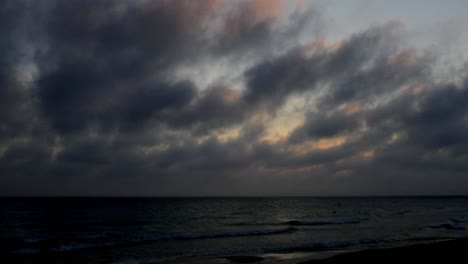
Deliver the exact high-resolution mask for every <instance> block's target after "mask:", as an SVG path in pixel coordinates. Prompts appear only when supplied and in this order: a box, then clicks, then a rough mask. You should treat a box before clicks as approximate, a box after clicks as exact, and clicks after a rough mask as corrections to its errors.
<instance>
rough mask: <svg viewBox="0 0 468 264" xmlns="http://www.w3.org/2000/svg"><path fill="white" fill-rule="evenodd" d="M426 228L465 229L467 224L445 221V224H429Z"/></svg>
mask: <svg viewBox="0 0 468 264" xmlns="http://www.w3.org/2000/svg"><path fill="white" fill-rule="evenodd" d="M424 228H433V229H447V230H465V226H464V225H462V224H457V223H444V224H435V225H427V226H424Z"/></svg>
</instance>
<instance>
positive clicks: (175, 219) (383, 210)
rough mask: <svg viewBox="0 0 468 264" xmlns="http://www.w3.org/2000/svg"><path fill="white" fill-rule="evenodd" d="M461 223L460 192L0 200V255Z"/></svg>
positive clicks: (351, 237)
mask: <svg viewBox="0 0 468 264" xmlns="http://www.w3.org/2000/svg"><path fill="white" fill-rule="evenodd" d="M467 229H468V197H451V198H429V197H426V198H424V197H419V198H415V197H413V198H382V197H380V198H376V197H373V198H371V197H369V198H0V245H1V250H0V253H1V254H2V255H3V256H4V257H8V259H9V260H10V261H13V262H16V261H18V262H24V263H35V262H37V261H38V260H42V261H44V260H46V261H47V262H49V263H64V262H67V263H161V262H162V263H164V262H173V261H179V262H180V261H181V260H187V259H190V257H197V256H208V257H210V256H225V255H235V254H244V255H245V254H262V253H287V252H300V251H322V250H329V249H360V248H368V247H388V246H394V245H400V244H407V243H416V242H421V241H422V242H423V241H432V240H436V239H446V238H457V237H463V236H467V235H468V230H467ZM187 257H189V258H187Z"/></svg>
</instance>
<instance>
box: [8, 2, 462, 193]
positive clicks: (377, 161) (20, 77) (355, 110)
mask: <svg viewBox="0 0 468 264" xmlns="http://www.w3.org/2000/svg"><path fill="white" fill-rule="evenodd" d="M467 11H468V2H466V1H463V0H459V1H457V0H451V1H422V0H421V1H417V0H412V1H402V0H398V1H383V0H376V1H371V0H354V1H338V0H331V1H325V0H323V1H312V0H311V1H307V0H303V1H301V0H297V1H287V0H283V1H282V0H252V1H246V0H229V1H228V0H197V1H192V0H177V1H175V0H160V1H150V0H127V1H126V0H109V1H100V0H97V1H96V0H68V1H59V0H44V1H31V0H0V34H1V38H0V195H6V196H10V195H12V196H17V195H18V196H21V195H27V196H31V195H33V196H34V195H39V196H264V195H268V196H271V195H278V196H282V195H287V196H295V195H297V196H309V195H310V196H326V195H337V196H341V195H343V196H347V195H468V136H467V135H468V63H467V62H468V17H467V16H466V12H467Z"/></svg>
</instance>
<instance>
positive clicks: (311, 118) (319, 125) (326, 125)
mask: <svg viewBox="0 0 468 264" xmlns="http://www.w3.org/2000/svg"><path fill="white" fill-rule="evenodd" d="M360 126H361V124H360V120H359V118H356V117H355V116H354V115H346V114H344V113H343V112H341V111H340V112H336V113H331V114H328V113H317V114H314V113H310V114H309V115H308V117H307V118H306V122H305V124H304V125H303V126H301V127H298V128H296V129H295V130H294V131H293V132H292V133H291V135H290V137H289V140H290V142H291V143H301V142H302V141H304V140H306V139H311V138H312V139H314V138H315V139H317V138H326V137H334V136H338V135H342V134H345V133H349V132H351V131H353V130H355V129H357V128H359V127H360Z"/></svg>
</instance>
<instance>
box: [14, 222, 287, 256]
mask: <svg viewBox="0 0 468 264" xmlns="http://www.w3.org/2000/svg"><path fill="white" fill-rule="evenodd" d="M295 230H296V228H294V227H288V228H281V229H279V228H276V229H264V230H250V231H238V232H220V233H188V234H175V235H166V236H146V237H145V236H143V237H140V238H135V239H117V240H114V241H112V242H105V241H103V242H100V243H86V242H84V243H79V242H70V243H64V244H59V245H56V246H54V247H51V248H49V250H48V251H50V252H66V251H74V250H80V249H89V248H98V247H109V246H115V245H125V244H140V243H141V244H143V243H151V242H157V241H166V240H191V239H210V238H225V237H245V236H266V235H276V234H283V233H289V232H293V231H295ZM15 253H17V254H32V253H39V252H32V250H29V249H24V250H23V249H22V250H19V251H15Z"/></svg>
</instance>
